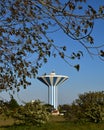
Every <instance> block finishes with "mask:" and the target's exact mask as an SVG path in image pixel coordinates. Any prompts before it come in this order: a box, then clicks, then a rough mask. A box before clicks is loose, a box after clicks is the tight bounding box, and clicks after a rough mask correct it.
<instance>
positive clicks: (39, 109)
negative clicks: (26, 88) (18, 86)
mask: <svg viewBox="0 0 104 130" xmlns="http://www.w3.org/2000/svg"><path fill="white" fill-rule="evenodd" d="M48 115H49V113H48V112H47V111H46V107H44V105H42V104H41V102H40V101H39V100H36V101H34V102H32V103H27V104H26V105H25V106H20V107H19V108H18V109H16V111H15V112H12V113H11V116H12V117H13V118H14V119H15V123H16V124H22V125H41V124H44V123H46V122H47V120H48Z"/></svg>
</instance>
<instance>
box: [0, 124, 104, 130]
mask: <svg viewBox="0 0 104 130" xmlns="http://www.w3.org/2000/svg"><path fill="white" fill-rule="evenodd" d="M0 130H104V124H92V123H88V124H72V123H69V122H54V123H47V124H45V125H43V126H41V127H36V126H12V127H7V126H6V127H1V128H0Z"/></svg>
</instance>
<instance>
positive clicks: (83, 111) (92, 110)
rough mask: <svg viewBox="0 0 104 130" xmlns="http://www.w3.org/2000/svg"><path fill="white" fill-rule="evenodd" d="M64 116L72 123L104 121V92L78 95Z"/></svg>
mask: <svg viewBox="0 0 104 130" xmlns="http://www.w3.org/2000/svg"><path fill="white" fill-rule="evenodd" d="M65 116H66V117H67V118H68V119H69V120H72V121H90V122H95V123H98V122H102V121H104V92H103V91H102V92H89V93H84V94H81V95H79V98H78V99H76V100H75V101H74V102H73V103H72V105H70V106H69V109H68V110H67V111H66V114H65Z"/></svg>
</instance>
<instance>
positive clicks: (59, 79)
mask: <svg viewBox="0 0 104 130" xmlns="http://www.w3.org/2000/svg"><path fill="white" fill-rule="evenodd" d="M37 79H38V80H40V81H41V82H42V83H44V84H45V85H46V86H48V103H49V104H51V105H52V106H53V107H54V109H56V110H57V107H58V88H57V86H58V85H60V84H62V83H63V82H64V81H65V80H67V79H68V76H64V75H56V74H55V72H52V73H50V74H49V75H46V74H44V75H42V76H40V77H37Z"/></svg>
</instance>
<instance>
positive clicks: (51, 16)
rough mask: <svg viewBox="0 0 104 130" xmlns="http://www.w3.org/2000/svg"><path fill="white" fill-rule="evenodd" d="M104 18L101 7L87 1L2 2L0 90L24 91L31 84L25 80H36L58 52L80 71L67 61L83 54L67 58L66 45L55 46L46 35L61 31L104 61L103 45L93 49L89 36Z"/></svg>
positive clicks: (20, 0)
mask: <svg viewBox="0 0 104 130" xmlns="http://www.w3.org/2000/svg"><path fill="white" fill-rule="evenodd" d="M103 18H104V6H103V5H101V6H100V7H99V8H98V9H96V8H93V7H92V6H91V5H87V1H86V0H67V1H65V2H64V1H61V0H1V1H0V89H5V90H8V89H13V88H17V91H19V90H20V86H23V87H24V88H26V86H27V85H30V84H31V82H29V80H28V79H29V78H31V77H35V76H36V74H37V73H38V69H39V67H41V66H42V65H43V63H46V62H47V60H48V57H50V56H54V57H55V56H56V54H57V53H58V54H59V55H60V57H61V58H62V59H63V60H64V61H66V62H67V63H68V64H69V65H70V66H72V67H75V68H76V69H77V70H79V68H80V66H79V65H78V64H77V65H72V64H70V60H72V59H76V58H78V59H80V57H81V56H83V51H82V50H79V51H78V52H77V53H75V52H72V54H71V55H70V56H67V55H66V54H65V51H66V46H61V45H59V46H56V45H55V42H54V39H51V37H50V36H49V33H53V32H54V33H55V32H57V31H58V30H60V29H61V30H62V31H63V33H65V34H66V35H67V36H68V37H69V38H71V39H73V40H75V41H78V42H79V44H81V45H82V46H83V47H84V48H85V49H86V50H87V51H88V53H89V54H90V55H95V54H94V52H95V51H94V52H92V48H93V49H94V50H96V52H97V55H98V57H100V58H103V57H104V51H103V45H101V46H97V47H96V46H94V38H93V37H92V36H91V33H92V31H93V27H94V20H99V19H103ZM86 43H88V44H86ZM53 50H54V51H53ZM66 57H68V58H69V60H68V61H67V60H66Z"/></svg>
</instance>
